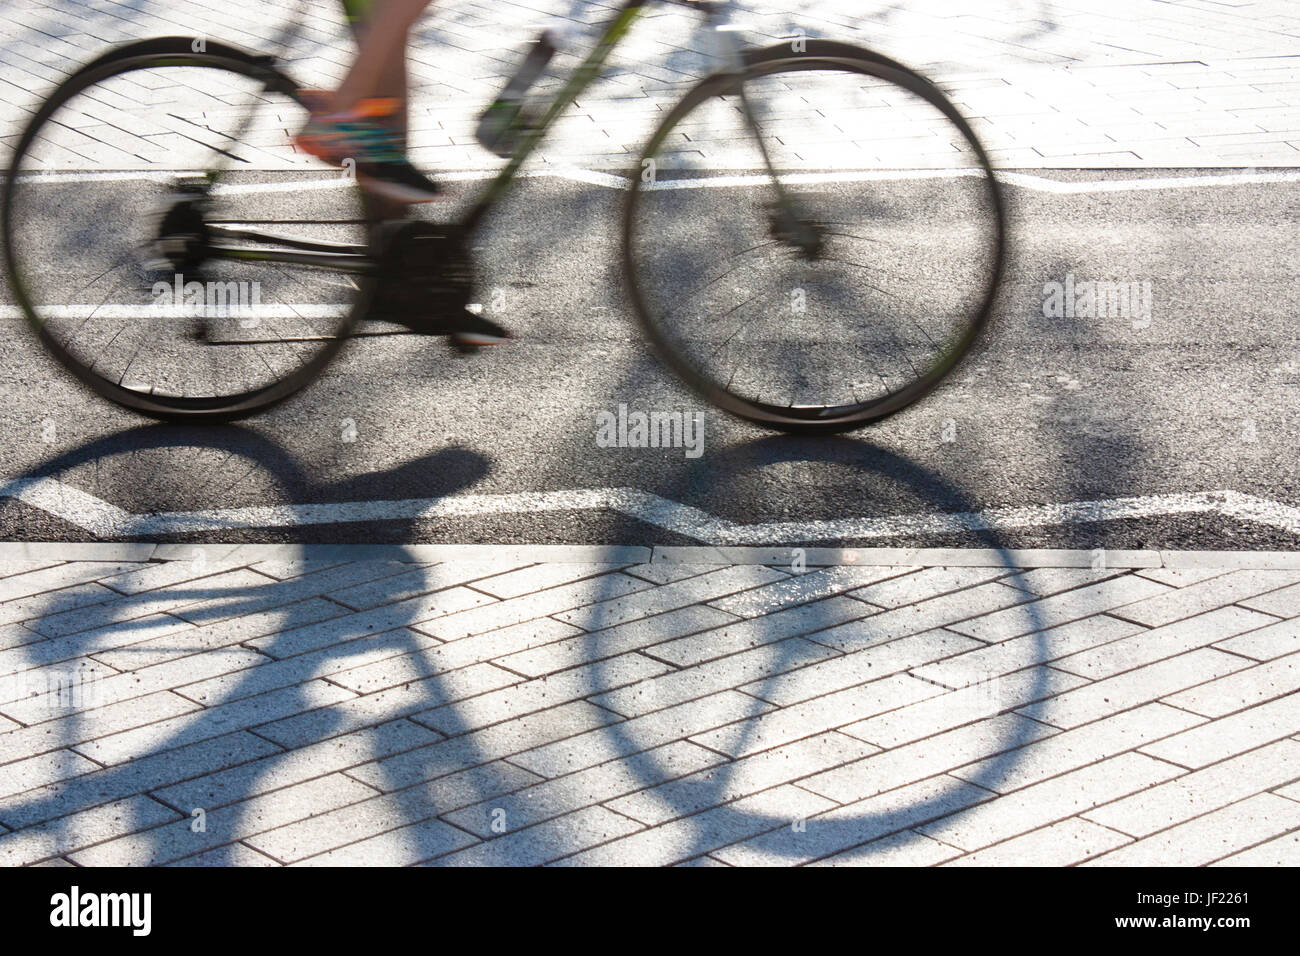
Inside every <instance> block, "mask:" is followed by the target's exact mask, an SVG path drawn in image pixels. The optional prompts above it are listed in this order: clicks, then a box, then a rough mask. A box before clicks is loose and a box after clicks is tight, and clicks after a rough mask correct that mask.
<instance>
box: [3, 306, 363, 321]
mask: <svg viewBox="0 0 1300 956" xmlns="http://www.w3.org/2000/svg"><path fill="white" fill-rule="evenodd" d="M37 311H38V312H39V313H40V316H41V318H42V319H44V320H46V321H49V320H51V319H84V318H86V317H87V316H89V315H90V314H91V313H94V317H95V318H97V319H192V318H209V316H207V315H206V313H207V308H206V307H203V306H193V307H180V308H172V307H170V306H168V307H157V308H155V307H154V306H153V305H122V304H112V305H110V304H105V303H103V302H98V303H93V304H92V303H82V304H79V305H78V304H75V303H74V304H71V305H45V306H40V307H39V308H38V309H37ZM349 311H351V306H344V305H312V304H307V303H297V304H292V305H290V304H279V305H272V304H267V305H258V306H257V307H256V308H253V307H252V306H250V307H249V312H248V314H247V315H244V314H243V313H240V312H237V311H235V310H232V309H230V308H228V307H227V308H222V307H221V306H216V305H214V306H212V315H211V316H210V318H214V319H231V320H234V319H241V318H254V317H255V318H257V319H259V320H260V319H338V318H341V317H342V316H344V315H346V314H347V313H348V312H349ZM24 317H25V315H24V313H23V310H22V309H21V308H19V307H18V306H16V305H0V319H21V318H24Z"/></svg>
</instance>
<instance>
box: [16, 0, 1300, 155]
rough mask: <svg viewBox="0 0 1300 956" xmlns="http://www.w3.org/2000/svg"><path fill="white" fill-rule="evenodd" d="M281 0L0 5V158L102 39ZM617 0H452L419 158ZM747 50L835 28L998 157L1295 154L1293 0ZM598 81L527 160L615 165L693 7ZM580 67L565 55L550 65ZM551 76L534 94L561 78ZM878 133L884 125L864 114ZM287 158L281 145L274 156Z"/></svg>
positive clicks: (789, 30) (342, 59)
mask: <svg viewBox="0 0 1300 956" xmlns="http://www.w3.org/2000/svg"><path fill="white" fill-rule="evenodd" d="M294 6H295V5H294V4H293V3H292V2H291V0H227V2H224V3H221V4H202V3H197V2H190V0H135V2H130V3H127V2H118V0H92V2H89V3H85V2H82V0H10V2H9V3H7V4H6V5H5V8H4V9H3V10H0V151H3V149H4V148H5V147H6V145H7V144H9V143H12V141H13V139H14V137H16V136H17V134H18V132H19V130H20V129H21V128H22V123H23V119H24V117H25V116H26V115H27V114H28V113H30V111H31V110H32V108H33V106H34V104H35V103H36V102H38V100H39V97H40V96H41V95H42V93H43V91H44V90H45V89H47V88H48V87H49V86H50V85H51V84H52V83H54V82H55V81H57V80H59V79H60V78H62V77H63V76H65V75H67V74H68V73H69V72H71V71H72V70H74V69H75V68H76V66H77V65H78V64H79V63H81V62H84V61H85V60H86V59H87V58H88V57H89V56H90V55H92V54H93V53H95V52H96V51H98V50H100V49H101V48H103V47H104V46H105V44H107V43H114V42H120V41H124V40H131V39H139V38H142V37H146V36H155V35H166V34H182V35H185V36H194V37H200V36H202V37H211V38H214V39H219V40H222V41H225V42H230V43H235V44H239V45H243V46H247V47H250V48H254V49H260V50H268V49H271V48H272V38H273V37H274V36H275V35H276V32H277V30H278V28H279V27H280V26H281V25H282V24H283V23H284V22H285V21H286V19H287V18H288V17H289V16H290V12H291V11H292V10H293V9H294ZM337 6H338V5H337V4H336V3H334V2H333V0H311V2H310V4H309V11H310V14H309V18H308V20H307V25H306V32H305V35H304V37H303V39H302V40H301V41H300V42H299V43H298V44H297V45H296V46H295V47H294V48H293V49H292V50H291V52H290V54H289V60H290V61H291V70H290V71H291V73H292V74H293V75H294V76H295V77H297V78H298V79H299V80H300V82H302V83H303V84H305V85H309V86H321V85H330V84H332V83H335V82H337V80H338V78H339V77H340V75H341V73H342V70H343V69H344V64H345V63H346V62H347V59H348V56H349V53H348V50H349V47H350V41H349V40H348V38H347V31H346V28H345V26H344V25H343V24H342V21H341V18H340V15H339V13H338V10H337ZM612 6H613V4H612V0H611V2H604V3H589V2H585V0H521V2H514V3H490V4H489V3H484V2H481V0H480V2H468V0H444V2H442V3H441V4H440V5H439V6H438V7H436V8H435V11H434V13H433V14H431V15H430V16H429V17H427V18H426V20H425V21H424V25H423V27H422V28H421V36H420V39H419V42H418V43H417V45H416V46H417V49H416V50H414V51H413V53H412V57H411V67H412V75H413V80H414V83H415V86H416V101H415V109H414V113H415V116H414V121H413V144H414V146H415V150H414V156H415V158H416V159H417V160H418V161H420V162H422V163H427V164H429V165H431V166H438V167H442V168H481V167H483V166H490V165H492V164H493V163H494V162H495V161H494V160H493V159H492V157H491V156H490V155H489V154H488V153H486V152H485V151H484V150H482V149H480V148H479V147H478V146H477V145H475V143H474V139H473V135H472V130H473V120H474V116H475V114H476V113H477V111H478V110H480V109H481V108H482V107H483V106H485V105H486V104H487V103H488V102H490V101H491V99H492V98H493V96H494V95H495V93H496V91H497V90H498V89H499V88H500V86H501V84H502V81H503V77H504V76H506V75H508V74H509V73H511V72H512V71H513V69H514V67H515V65H516V64H517V63H518V60H519V57H520V52H519V51H520V47H521V45H522V44H523V43H524V42H525V41H526V40H527V39H529V38H531V37H532V36H533V35H535V33H536V32H537V30H538V28H539V26H540V25H542V24H544V23H547V22H551V21H554V20H555V19H557V18H568V19H571V20H577V21H585V22H599V21H603V20H604V19H606V18H607V17H608V15H609V10H610V9H611V7H612ZM743 6H744V8H745V10H746V14H745V16H744V18H743V25H744V26H745V27H746V28H747V29H746V34H745V35H746V36H747V37H748V38H749V39H750V40H752V41H753V42H755V43H759V44H767V43H774V42H780V41H782V40H786V39H789V38H791V37H795V36H798V35H800V34H804V35H807V36H813V37H815V36H829V37H836V38H843V39H847V40H851V41H855V42H858V43H862V44H866V45H869V46H871V47H873V48H876V49H879V50H881V51H882V52H885V53H887V54H890V55H892V56H895V57H897V58H898V59H900V60H902V61H903V62H905V63H908V64H910V65H912V66H915V67H917V68H919V69H921V70H922V71H924V72H926V73H927V74H928V75H931V76H932V77H934V78H935V79H937V80H938V81H939V82H940V83H941V85H943V86H944V87H945V88H946V89H948V90H949V91H950V93H951V94H952V95H953V97H954V99H955V100H956V101H957V103H958V105H959V106H960V107H961V109H962V110H963V111H964V112H965V113H966V114H967V115H969V116H971V117H972V118H973V119H974V120H975V123H976V126H977V127H978V130H979V132H980V135H981V137H982V138H983V140H984V141H985V144H986V145H987V146H989V147H990V148H991V149H992V151H993V157H994V159H995V161H996V162H997V163H998V164H999V165H1001V166H1003V167H1025V168H1030V167H1119V168H1122V167H1141V166H1192V167H1209V166H1269V165H1276V166H1294V165H1296V157H1297V150H1298V149H1300V16H1298V15H1297V11H1296V8H1295V5H1294V3H1293V2H1292V0H1256V2H1242V3H1231V4H1228V3H1219V2H1213V0H989V2H986V3H981V4H978V5H976V6H973V7H962V6H960V5H954V4H952V3H951V2H949V0H906V2H903V0H868V2H863V0H813V2H809V3H799V4H794V3H790V2H788V0H754V2H750V3H745V4H743ZM649 17H650V19H651V21H652V22H649V23H642V24H640V25H639V28H638V29H636V30H635V31H634V32H633V34H632V36H631V38H630V39H629V40H628V41H627V43H626V45H625V46H623V47H622V48H620V49H619V50H618V51H617V53H616V56H615V59H614V61H613V63H612V65H611V70H610V75H609V76H608V77H607V78H606V79H605V80H604V81H603V82H602V83H601V84H600V85H599V86H598V87H596V88H594V89H593V90H592V91H591V92H590V94H589V95H586V96H584V97H583V98H582V100H581V101H580V103H579V104H578V106H577V108H576V109H575V111H574V113H573V115H572V116H570V117H569V118H568V119H566V120H565V121H563V122H562V123H561V124H560V126H559V127H558V128H557V130H556V131H555V135H554V136H553V138H552V139H551V140H550V141H549V142H548V144H547V145H546V147H545V148H544V150H543V151H542V152H541V154H540V155H539V157H538V159H537V161H538V162H539V163H541V164H544V165H545V164H549V165H579V166H586V167H615V166H620V167H621V166H626V165H628V163H629V161H630V160H631V159H634V158H635V157H636V156H637V155H639V151H638V149H637V147H638V145H639V144H640V143H641V142H642V140H643V139H644V137H645V135H646V134H647V133H648V131H649V130H650V128H651V127H652V124H653V122H654V121H655V120H656V119H657V118H658V117H660V116H662V115H663V113H662V111H663V109H664V108H665V107H666V106H668V105H670V104H671V103H672V102H673V101H674V100H675V99H676V97H677V96H679V95H680V93H681V91H682V90H683V89H684V88H685V86H686V85H688V84H689V83H690V82H691V81H692V80H693V79H694V78H697V77H699V76H701V75H703V74H704V73H706V72H707V71H708V70H709V68H710V67H709V60H708V58H707V57H706V56H705V54H704V53H703V52H702V51H706V50H708V49H709V41H708V38H707V37H705V36H703V35H702V31H701V29H700V27H699V25H698V22H697V18H695V17H694V16H693V15H692V14H691V13H689V12H688V11H685V10H681V9H677V8H664V9H659V10H656V11H655V12H653V13H652V14H650V15H649ZM575 62H576V60H575V59H573V58H572V57H561V58H560V59H559V60H558V61H557V64H558V66H560V67H562V68H567V67H570V66H572V65H573V64H574V63H575ZM557 77H558V74H557V75H556V76H553V77H552V78H551V79H550V80H549V81H547V82H544V83H543V84H542V87H543V88H545V87H547V86H550V87H551V88H553V87H554V86H555V84H556V83H557V82H558V79H557ZM167 97H168V91H167V89H166V88H155V89H150V90H142V92H141V96H140V101H139V102H138V103H136V104H132V103H130V102H116V101H115V102H114V103H113V104H112V108H113V109H117V110H120V111H121V114H120V116H119V118H118V120H117V121H113V120H112V119H111V118H110V121H109V123H108V126H107V127H106V128H105V129H104V130H103V131H102V132H103V134H104V138H103V140H102V142H103V143H104V144H106V145H107V147H109V148H106V149H105V150H104V151H103V153H104V155H103V157H102V158H101V159H100V161H99V163H100V165H102V166H105V167H109V168H121V167H123V166H125V165H129V166H131V167H132V168H134V165H135V164H134V163H130V162H127V161H126V160H127V159H129V157H124V158H118V159H116V160H114V159H112V158H111V157H113V156H115V155H116V153H117V152H118V150H117V149H116V146H115V145H114V144H120V143H121V142H122V141H123V138H124V137H125V138H129V137H130V135H131V132H130V131H131V130H132V129H133V128H134V127H135V126H136V125H137V124H133V123H132V122H131V119H130V114H131V113H132V112H133V111H135V110H137V109H140V110H144V109H156V108H157V106H158V104H159V103H165V102H166V101H167ZM859 125H860V126H861V127H862V128H864V129H872V128H876V127H877V126H878V124H877V123H875V122H874V121H873V122H866V121H864V122H863V123H861V124H859ZM730 145H731V144H729V143H726V142H709V141H707V140H705V141H702V142H699V143H697V146H698V148H699V151H700V154H701V156H702V158H703V160H704V161H705V162H706V163H709V164H712V165H714V166H719V167H721V166H727V165H729V164H731V162H732V156H731V153H730V151H729V147H730ZM280 161H281V162H283V163H286V164H287V163H292V162H295V161H296V158H295V157H293V156H292V155H288V154H286V155H284V156H281V157H280Z"/></svg>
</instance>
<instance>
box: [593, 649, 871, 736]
mask: <svg viewBox="0 0 1300 956" xmlns="http://www.w3.org/2000/svg"><path fill="white" fill-rule="evenodd" d="M833 654H834V651H831V650H830V649H829V648H826V647H823V646H822V645H820V644H813V643H812V642H811V641H804V640H801V639H799V638H790V639H789V640H785V641H781V642H780V643H779V644H768V645H764V646H761V647H755V648H751V649H750V650H748V651H743V652H741V653H739V654H733V655H731V656H730V657H724V658H721V659H719V660H714V661H709V662H708V663H707V664H698V665H696V666H694V667H689V668H686V669H684V670H674V671H667V672H666V673H662V674H660V675H658V676H655V677H650V678H648V679H646V680H642V681H638V682H637V683H635V684H630V685H628V686H626V687H621V688H619V689H617V690H613V691H608V692H606V693H603V694H598V695H595V696H593V697H592V698H591V700H592V702H593V703H595V704H599V705H600V706H601V707H605V708H608V709H609V710H612V711H614V712H615V713H616V714H621V715H622V716H624V717H637V716H640V715H642V714H648V713H651V712H653V711H656V710H661V709H663V708H664V707H670V706H672V705H674V704H680V703H684V702H685V701H688V700H695V699H696V698H699V697H705V696H707V695H709V694H713V693H717V692H718V691H721V690H727V689H729V688H734V687H736V686H737V685H738V684H744V683H745V682H746V681H750V680H754V679H756V678H758V679H760V680H761V681H762V682H763V684H762V686H765V687H766V686H768V685H769V684H770V683H772V682H780V681H782V679H783V675H788V674H789V673H790V672H791V671H794V670H795V669H796V668H801V667H805V666H807V665H809V664H812V663H814V662H816V661H821V660H825V659H826V658H827V657H829V656H831V655H833ZM863 679H864V680H865V679H867V678H863ZM860 682H861V681H858V683H860ZM742 689H743V690H745V692H746V693H753V691H752V689H745V688H742ZM828 689H829V688H828ZM755 696H763V695H761V694H755Z"/></svg>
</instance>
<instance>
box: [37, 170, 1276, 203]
mask: <svg viewBox="0 0 1300 956" xmlns="http://www.w3.org/2000/svg"><path fill="white" fill-rule="evenodd" d="M292 171H293V170H263V171H262V172H292ZM190 172H191V171H189V170H185V171H161V170H150V171H140V172H135V171H122V172H110V171H103V172H81V171H77V172H71V173H35V174H32V175H29V176H28V175H24V176H19V177H18V181H19V182H34V183H49V184H58V185H72V184H77V183H87V182H104V181H123V182H125V181H131V180H142V181H148V182H159V183H168V182H172V181H173V180H174V179H175V178H176V176H177V175H183V174H189V173H190ZM499 172H500V167H495V168H486V169H466V170H449V171H446V172H440V173H438V174H437V175H438V178H439V179H442V180H444V181H447V182H473V181H478V180H485V179H492V178H493V177H495V176H496V175H497V174H498V173H499ZM518 175H519V177H520V178H521V179H562V180H568V181H570V182H577V183H587V184H589V185H593V186H603V187H606V188H609V189H626V188H627V186H628V184H629V183H630V182H631V180H630V179H629V178H628V177H626V176H620V175H617V174H615V173H607V172H601V171H599V170H592V169H580V168H577V167H574V168H561V169H527V170H521V171H520V172H519V174H518ZM979 175H982V172H981V170H979V169H978V168H962V169H910V170H909V169H886V170H846V171H842V172H832V173H789V174H787V175H786V176H784V177H783V181H785V182H788V183H790V184H791V185H796V186H797V185H815V184H829V183H852V182H902V181H906V180H914V179H936V178H964V177H968V176H979ZM996 175H997V178H998V181H999V182H1001V183H1002V184H1004V185H1006V186H1014V187H1016V188H1018V189H1026V190H1030V191H1032V192H1042V193H1053V194H1056V195H1078V194H1083V193H1123V192H1145V191H1150V190H1156V189H1209V188H1221V187H1224V186H1249V185H1266V184H1274V183H1300V170H1274V171H1271V172H1240V173H1228V174H1217V173H1215V174H1210V175H1205V176H1172V177H1170V176H1165V177H1146V178H1136V179H1099V180H1087V181H1083V182H1077V181H1067V180H1058V179H1049V178H1047V177H1044V176H1034V175H1031V174H1029V173H1022V172H1004V171H998V172H997V173H996ZM767 182H768V179H767V177H766V176H765V175H763V174H761V173H747V172H743V171H737V173H736V174H735V175H727V176H705V177H697V178H693V179H660V180H658V181H657V182H655V183H653V184H651V185H650V186H648V189H649V190H656V191H659V190H679V189H729V188H735V187H741V186H763V185H765V184H766V183H767ZM352 185H354V182H353V180H351V179H350V178H348V177H346V176H337V177H325V176H317V177H314V178H312V179H309V180H307V181H303V180H293V181H288V182H273V183H229V184H227V183H223V184H219V185H217V186H216V187H215V189H214V193H215V194H217V195H230V196H234V195H247V194H255V193H276V192H300V191H302V190H304V189H341V188H344V187H348V186H352Z"/></svg>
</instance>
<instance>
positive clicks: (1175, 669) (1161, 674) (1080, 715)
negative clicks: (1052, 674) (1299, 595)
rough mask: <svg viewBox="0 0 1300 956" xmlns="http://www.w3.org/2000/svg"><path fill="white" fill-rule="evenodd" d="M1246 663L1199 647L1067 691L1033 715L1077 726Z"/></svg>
mask: <svg viewBox="0 0 1300 956" xmlns="http://www.w3.org/2000/svg"><path fill="white" fill-rule="evenodd" d="M1248 664H1249V662H1248V661H1246V660H1245V659H1244V658H1240V657H1234V656H1232V655H1230V654H1224V653H1222V652H1221V651H1215V650H1211V649H1209V648H1200V649H1199V650H1195V651H1191V652H1189V653H1187V654H1180V655H1179V656H1178V657H1173V658H1170V659H1168V660H1164V661H1158V662H1157V663H1155V664H1148V665H1147V666H1145V667H1139V668H1137V669H1136V670H1131V671H1125V672H1124V673H1122V674H1117V675H1116V676H1114V677H1108V678H1106V679H1105V680H1100V681H1094V682H1092V683H1089V684H1086V685H1084V686H1082V687H1077V688H1075V689H1074V690H1067V691H1065V692H1064V693H1061V694H1058V695H1057V696H1055V697H1053V698H1052V700H1051V701H1049V702H1048V705H1047V706H1045V707H1042V708H1039V709H1038V713H1037V714H1035V715H1034V716H1036V718H1037V719H1039V720H1045V721H1047V722H1048V723H1050V724H1054V725H1055V726H1057V727H1077V726H1078V725H1079V724H1085V723H1088V722H1089V721H1093V720H1100V719H1101V718H1102V717H1105V716H1107V715H1109V714H1115V713H1118V712H1119V711H1121V710H1128V709H1129V708H1130V707H1137V706H1138V705H1139V704H1145V703H1148V702H1150V701H1153V700H1160V699H1162V698H1165V697H1169V696H1170V695H1172V694H1175V693H1177V692H1178V691H1180V690H1184V689H1185V688H1188V687H1194V686H1196V685H1197V684H1202V683H1205V682H1206V681H1209V680H1213V679H1214V678H1215V677H1221V676H1222V675H1224V674H1230V673H1232V672H1233V671H1237V670H1240V669H1241V668H1243V667H1246V666H1248ZM1058 673H1060V672H1058Z"/></svg>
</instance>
